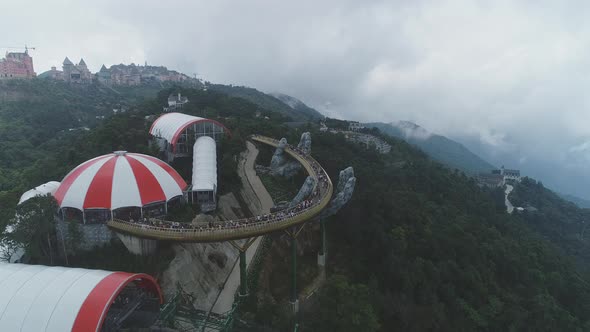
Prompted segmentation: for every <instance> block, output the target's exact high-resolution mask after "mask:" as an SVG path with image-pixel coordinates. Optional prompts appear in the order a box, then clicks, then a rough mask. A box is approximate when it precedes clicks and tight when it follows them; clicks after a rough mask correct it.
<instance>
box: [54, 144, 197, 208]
mask: <svg viewBox="0 0 590 332" xmlns="http://www.w3.org/2000/svg"><path fill="white" fill-rule="evenodd" d="M186 187H187V184H186V182H184V180H183V179H182V177H181V176H180V175H179V174H178V173H177V172H176V171H175V170H174V169H173V168H172V167H170V165H168V164H166V163H165V162H163V161H161V160H160V159H158V158H154V157H152V156H147V155H144V154H138V153H127V152H126V151H116V152H114V153H111V154H107V155H104V156H100V157H96V158H94V159H91V160H89V161H87V162H85V163H82V164H81V165H79V166H78V167H76V168H74V170H72V171H71V172H70V173H69V174H68V175H66V177H65V178H64V179H63V181H62V182H61V184H60V186H59V188H57V191H56V192H55V195H54V196H55V199H56V200H57V202H58V204H59V206H60V207H62V208H63V207H71V208H76V209H79V210H84V209H109V210H115V209H118V208H121V207H130V206H136V207H142V206H145V205H147V204H150V203H156V202H165V201H168V200H170V199H171V198H174V197H177V196H181V195H182V191H183V190H184V189H186Z"/></svg>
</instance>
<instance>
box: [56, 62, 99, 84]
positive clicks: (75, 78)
mask: <svg viewBox="0 0 590 332" xmlns="http://www.w3.org/2000/svg"><path fill="white" fill-rule="evenodd" d="M62 68H63V79H64V80H65V81H66V82H70V83H90V82H92V73H90V70H88V67H87V66H86V62H84V59H80V62H78V64H77V65H75V64H74V63H73V62H72V61H71V60H70V59H69V58H68V57H66V58H65V59H64V62H63V64H62Z"/></svg>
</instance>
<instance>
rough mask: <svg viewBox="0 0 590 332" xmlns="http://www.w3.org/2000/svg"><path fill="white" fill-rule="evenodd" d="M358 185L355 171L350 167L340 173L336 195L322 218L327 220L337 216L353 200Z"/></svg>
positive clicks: (323, 212)
mask: <svg viewBox="0 0 590 332" xmlns="http://www.w3.org/2000/svg"><path fill="white" fill-rule="evenodd" d="M355 185H356V178H355V177H354V169H353V168H352V167H348V168H346V169H344V170H342V171H340V176H339V177H338V186H337V187H336V195H334V198H333V199H332V201H331V202H330V204H329V205H328V207H327V208H326V209H325V210H324V211H322V214H321V215H320V217H321V218H326V217H329V216H332V215H334V214H336V213H337V212H338V211H339V210H340V209H341V208H342V207H344V205H346V203H348V202H349V201H350V199H351V198H352V194H353V192H354V187H355Z"/></svg>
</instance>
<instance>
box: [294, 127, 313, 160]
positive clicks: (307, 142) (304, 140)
mask: <svg viewBox="0 0 590 332" xmlns="http://www.w3.org/2000/svg"><path fill="white" fill-rule="evenodd" d="M297 147H298V148H299V149H300V150H301V151H303V154H305V155H306V156H307V155H309V154H310V153H311V134H310V133H309V132H305V133H303V134H301V139H300V140H299V144H298V145H297Z"/></svg>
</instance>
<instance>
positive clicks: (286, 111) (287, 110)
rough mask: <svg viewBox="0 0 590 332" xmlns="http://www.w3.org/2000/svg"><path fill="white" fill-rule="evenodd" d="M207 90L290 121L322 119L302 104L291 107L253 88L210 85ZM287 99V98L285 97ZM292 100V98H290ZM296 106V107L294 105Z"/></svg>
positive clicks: (317, 113) (283, 101) (314, 111)
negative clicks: (237, 98) (247, 102)
mask: <svg viewBox="0 0 590 332" xmlns="http://www.w3.org/2000/svg"><path fill="white" fill-rule="evenodd" d="M207 87H208V89H210V90H214V91H218V92H221V93H224V94H227V95H229V96H232V97H239V98H243V99H246V100H248V101H250V102H252V103H254V104H256V105H258V106H259V107H261V108H262V109H266V110H273V111H276V112H280V113H281V114H283V115H285V116H287V117H289V118H291V121H308V120H315V119H319V118H321V117H322V115H321V114H320V113H319V112H317V111H316V110H314V109H312V108H310V107H308V106H307V105H305V104H303V103H302V104H303V106H299V107H293V106H291V105H288V104H287V103H286V102H285V100H283V99H281V98H277V97H275V96H272V95H269V94H266V93H264V92H261V91H258V90H256V89H254V88H249V87H244V86H233V85H222V84H210V85H207ZM287 97H289V96H287ZM290 98H292V97H290ZM294 106H297V105H294Z"/></svg>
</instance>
